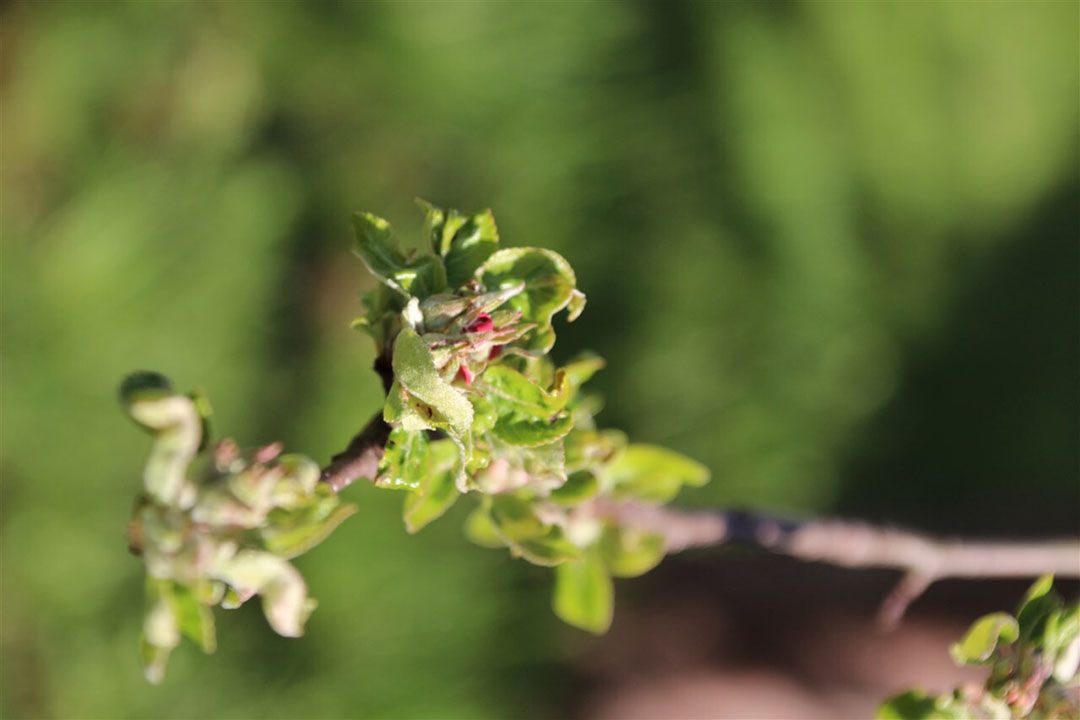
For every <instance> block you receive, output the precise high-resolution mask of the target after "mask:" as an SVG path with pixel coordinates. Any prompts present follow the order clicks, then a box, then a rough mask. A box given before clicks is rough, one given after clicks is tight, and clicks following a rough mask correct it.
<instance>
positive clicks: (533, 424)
mask: <svg viewBox="0 0 1080 720" xmlns="http://www.w3.org/2000/svg"><path fill="white" fill-rule="evenodd" d="M573 429H574V419H573V418H572V417H570V416H569V415H559V416H557V417H555V418H554V419H552V420H544V419H540V418H531V417H524V416H521V415H509V416H502V417H500V418H499V420H498V422H496V423H495V428H494V432H495V434H496V435H497V436H498V437H499V439H500V440H502V441H503V442H506V443H509V444H510V445H516V446H518V447H527V448H533V447H540V446H542V445H549V444H551V443H553V442H555V441H556V440H558V439H559V438H561V437H564V436H565V435H566V434H567V433H569V432H570V431H571V430H573Z"/></svg>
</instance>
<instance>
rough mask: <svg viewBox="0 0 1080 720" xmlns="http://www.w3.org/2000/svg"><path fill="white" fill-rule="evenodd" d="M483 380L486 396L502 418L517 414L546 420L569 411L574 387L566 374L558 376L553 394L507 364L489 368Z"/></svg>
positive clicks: (561, 373) (552, 390) (555, 379)
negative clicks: (566, 408) (568, 401)
mask: <svg viewBox="0 0 1080 720" xmlns="http://www.w3.org/2000/svg"><path fill="white" fill-rule="evenodd" d="M481 378H482V381H483V383H482V386H483V390H484V393H485V394H486V395H487V396H488V398H489V399H490V400H491V401H492V402H494V403H495V404H496V406H497V407H499V408H500V410H501V413H500V414H506V413H508V412H511V411H513V412H519V413H522V414H525V415H528V416H531V417H535V418H546V417H549V416H551V415H554V414H555V413H557V412H559V411H560V410H562V409H563V408H564V407H566V401H567V399H568V398H569V396H570V385H569V383H568V382H567V380H566V373H564V372H562V371H559V372H557V373H556V374H555V378H554V382H553V384H552V385H553V386H552V388H551V390H550V391H549V390H544V389H543V388H542V387H540V386H539V385H537V384H536V383H534V382H533V381H532V380H530V379H529V378H527V377H525V376H524V375H523V374H521V373H519V372H518V371H517V370H514V369H513V368H511V367H508V366H506V365H503V364H499V365H491V366H489V367H488V369H487V370H485V371H484V374H483V375H482V376H481Z"/></svg>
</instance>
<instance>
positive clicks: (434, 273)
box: [392, 255, 446, 300]
mask: <svg viewBox="0 0 1080 720" xmlns="http://www.w3.org/2000/svg"><path fill="white" fill-rule="evenodd" d="M392 278H393V280H394V281H395V282H396V283H397V285H398V286H399V287H400V288H401V289H402V290H404V291H405V293H406V294H408V295H410V296H412V297H416V298H419V299H421V300H423V299H425V298H427V297H430V296H432V295H436V294H438V293H441V292H443V291H444V290H446V269H445V268H444V267H443V264H442V262H441V261H440V260H439V259H438V258H436V257H433V256H431V255H421V256H420V257H418V258H415V259H413V260H411V261H410V262H409V263H408V265H407V266H406V267H404V268H402V269H401V270H397V271H395V272H394V274H393V276H392Z"/></svg>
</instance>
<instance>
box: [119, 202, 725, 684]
mask: <svg viewBox="0 0 1080 720" xmlns="http://www.w3.org/2000/svg"><path fill="white" fill-rule="evenodd" d="M423 208H424V211H425V213H426V224H425V247H424V249H423V250H422V251H419V252H417V251H412V252H406V251H404V250H403V249H402V248H401V247H400V246H399V245H398V243H397V241H396V239H395V238H394V236H393V233H392V231H391V228H390V225H389V224H388V223H387V222H386V221H385V220H382V219H381V218H378V217H375V216H374V215H370V214H368V213H358V214H357V215H356V216H355V218H354V221H355V228H356V235H357V240H356V252H357V254H358V255H359V256H360V257H361V259H362V260H363V261H364V263H365V264H366V266H367V267H368V269H369V270H370V271H371V272H372V274H373V275H375V277H376V278H378V280H379V281H380V284H379V286H378V287H377V288H376V289H375V290H374V291H372V292H369V293H367V294H366V295H365V296H364V298H363V304H364V308H365V313H364V315H363V317H361V318H360V319H359V320H357V322H356V325H357V326H358V327H361V328H363V329H364V330H365V331H366V332H367V333H369V334H370V335H371V336H372V338H373V339H374V340H375V343H376V347H377V350H378V354H379V358H380V361H381V365H382V367H386V368H388V371H389V373H390V374H392V378H388V380H389V382H388V384H389V389H388V393H387V398H386V402H385V405H384V407H383V410H382V419H383V422H384V423H385V424H386V426H388V428H389V431H388V433H387V439H386V442H385V446H384V447H382V448H379V450H380V452H381V458H380V460H379V463H378V469H377V472H376V473H375V477H373V478H370V479H371V480H372V481H373V482H374V483H375V485H376V486H377V487H380V488H387V489H394V490H400V491H403V492H404V493H405V503H404V512H403V515H404V521H405V527H406V529H407V530H408V531H409V532H413V533H415V532H418V531H419V530H421V529H422V528H423V527H424V526H426V525H427V524H428V523H430V522H432V521H433V520H435V519H437V518H439V517H440V516H441V515H443V514H444V513H445V512H446V511H447V510H448V509H449V508H450V507H451V506H453V505H454V503H455V502H457V501H458V499H459V498H460V497H461V496H463V495H471V496H473V497H474V498H475V499H476V506H475V508H474V509H473V511H472V513H471V514H470V515H469V517H468V520H467V522H466V527H465V532H466V534H467V536H468V537H469V538H470V539H472V540H473V541H474V542H476V543H478V544H480V545H483V546H486V547H493V548H506V549H508V550H509V551H510V552H511V553H512V554H513V555H514V556H517V557H521V558H524V559H525V560H527V561H529V562H531V563H534V564H537V565H544V566H550V567H553V568H554V572H555V591H554V596H553V606H554V609H555V612H556V613H557V614H558V615H559V617H561V618H562V619H564V620H565V621H566V622H568V623H570V624H572V625H575V626H577V627H580V628H583V629H586V630H589V631H591V632H594V633H602V632H604V631H606V630H607V628H608V626H609V625H610V624H611V619H612V611H613V598H614V589H613V584H612V578H613V577H634V576H637V575H641V574H642V573H645V572H647V571H648V570H650V569H651V568H652V567H654V566H655V565H656V564H657V563H658V562H660V560H661V559H662V558H663V556H664V553H665V544H664V540H663V538H662V537H661V536H660V535H657V534H653V533H649V532H646V531H643V530H640V529H636V528H631V527H622V526H620V525H619V524H617V523H616V522H615V521H613V520H611V519H610V518H607V517H605V516H604V515H603V514H602V513H600V512H599V511H598V501H611V500H620V499H635V500H642V501H647V502H651V503H665V502H668V501H669V500H671V499H673V498H674V497H675V495H676V494H677V493H678V492H679V490H680V489H681V488H682V487H683V486H684V485H695V486H696V485H702V484H704V483H705V482H706V481H707V480H708V471H707V470H706V469H705V468H704V467H703V466H701V465H699V464H698V463H696V462H694V461H692V460H689V459H687V458H685V457H682V456H681V455H678V454H676V453H674V452H672V451H670V450H666V449H664V448H660V447H655V446H652V445H643V444H631V443H628V442H627V439H626V437H625V436H624V435H623V434H622V433H620V432H617V431H612V430H601V429H598V428H597V427H596V424H595V422H594V416H595V414H596V413H597V412H598V411H599V409H600V407H601V402H600V400H599V398H597V397H596V396H595V395H591V394H588V393H586V392H585V391H584V390H583V385H584V384H585V383H586V381H588V380H589V378H590V377H592V375H593V374H594V373H596V372H597V371H598V370H600V369H601V368H602V367H603V365H604V363H603V361H602V360H601V359H600V358H598V357H596V356H593V355H583V356H581V357H578V358H577V359H575V360H572V361H571V362H569V363H566V364H564V365H562V366H558V365H556V364H555V363H554V362H553V361H552V360H551V358H550V357H549V355H548V353H549V352H550V351H551V349H552V347H553V346H554V344H555V331H554V329H553V327H552V318H553V317H554V316H555V315H556V314H557V313H559V312H562V311H566V313H567V319H568V320H571V321H572V320H574V319H575V318H576V317H577V316H578V315H579V314H580V313H581V311H582V310H583V309H584V307H585V295H584V294H583V293H581V291H579V290H578V289H577V279H576V277H575V276H574V271H573V269H572V268H571V267H570V264H569V263H568V262H567V261H566V259H565V258H563V257H562V256H561V255H559V254H558V253H555V252H552V251H550V250H545V249H540V248H500V246H499V235H498V231H497V229H496V227H495V221H494V218H493V217H492V215H491V213H490V212H483V213H479V214H476V215H465V214H462V213H459V212H457V211H455V210H443V209H440V208H436V207H434V206H431V205H428V204H426V203H424V204H423ZM120 394H121V402H122V404H123V405H124V407H125V409H126V410H127V412H128V413H129V415H130V416H131V417H132V418H133V419H134V420H135V421H136V422H137V423H139V424H140V425H142V426H143V427H144V428H146V429H147V430H149V431H150V432H151V433H152V434H153V435H154V443H153V447H152V449H151V453H150V457H149V458H148V460H147V464H146V469H145V473H144V493H143V494H142V496H141V497H140V499H139V501H138V503H137V504H136V508H135V511H134V516H133V519H132V521H131V525H130V529H129V535H130V539H131V546H132V550H133V551H134V552H136V553H137V554H139V555H141V556H142V558H143V560H144V563H145V565H146V573H147V587H146V593H147V606H146V615H145V621H144V631H143V639H142V652H143V658H144V664H145V668H146V676H147V678H148V679H149V680H151V681H152V682H160V681H161V679H162V678H163V676H164V672H165V666H166V663H167V661H168V657H169V654H170V653H171V651H172V649H173V648H175V647H176V646H177V645H178V644H179V642H180V638H181V636H183V635H186V636H187V637H189V638H190V639H191V640H193V641H194V642H195V643H196V644H198V645H199V646H200V647H202V648H203V650H205V651H206V652H212V651H213V650H214V648H215V633H214V616H213V613H212V611H211V610H212V608H213V607H214V606H218V605H220V606H221V607H224V608H235V607H238V606H239V605H241V604H242V603H243V602H245V601H246V600H248V599H250V598H251V597H252V596H254V595H259V596H260V597H261V598H262V604H263V609H264V611H265V614H266V618H267V620H268V621H269V623H270V625H271V626H272V627H273V628H274V630H276V631H277V632H278V633H280V634H281V635H285V636H298V635H300V634H302V632H303V627H304V623H305V621H306V619H307V617H308V615H309V614H310V613H311V611H312V610H313V609H314V606H315V601H314V600H313V599H312V598H310V597H309V595H308V591H307V586H306V584H305V583H304V580H303V578H302V577H301V576H300V573H299V572H298V571H297V570H296V568H295V567H293V565H292V564H291V563H290V562H289V560H290V559H291V558H293V557H295V556H297V555H299V554H301V553H303V552H306V551H307V550H309V549H311V548H312V547H314V546H315V545H316V544H318V543H319V542H321V541H322V540H323V539H324V538H325V537H326V536H327V535H328V534H329V533H330V532H331V531H333V529H334V528H336V527H337V525H338V524H339V523H341V521H342V520H344V519H345V518H346V517H348V516H349V515H351V514H352V513H353V512H354V510H355V507H354V506H353V505H348V504H342V503H341V502H340V500H339V498H338V496H337V495H336V493H335V491H334V487H333V485H332V483H330V482H320V470H319V468H318V466H317V465H316V464H315V462H314V461H312V460H310V459H309V458H306V457H303V456H300V455H281V454H280V453H281V448H280V447H279V446H278V445H276V444H275V445H269V446H266V447H262V448H258V449H256V450H254V451H251V452H243V451H241V450H240V449H239V448H238V447H237V446H236V444H235V443H233V442H232V441H231V440H227V439H226V440H223V441H221V442H219V443H217V444H216V445H214V446H213V447H211V446H210V443H209V437H208V425H207V418H208V416H209V404H208V402H207V401H206V400H205V398H202V397H199V396H195V395H183V394H179V393H176V392H174V391H173V390H172V388H171V386H170V385H169V382H168V381H167V380H166V379H165V378H164V377H162V376H161V375H158V374H156V373H146V372H143V373H136V374H134V375H132V376H130V377H129V378H128V379H127V380H125V382H124V384H123V385H122V387H121V393H120Z"/></svg>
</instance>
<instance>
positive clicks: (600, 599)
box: [552, 552, 615, 635]
mask: <svg viewBox="0 0 1080 720" xmlns="http://www.w3.org/2000/svg"><path fill="white" fill-rule="evenodd" d="M614 601H615V588H614V586H613V585H612V582H611V577H610V576H609V575H608V573H607V570H606V569H605V567H604V561H603V560H602V559H601V557H600V555H599V554H598V553H595V552H589V553H585V554H584V555H583V556H582V557H580V558H578V559H577V560H571V561H569V562H565V563H563V564H561V565H559V566H558V567H556V568H555V593H554V597H553V600H552V607H553V608H554V610H555V614H556V615H558V616H559V617H560V618H562V620H563V621H564V622H567V623H569V624H571V625H573V626H574V627H578V628H581V629H582V630H587V631H589V632H591V633H594V634H596V635H602V634H603V633H605V632H607V630H608V628H609V627H611V619H612V614H613V610H614Z"/></svg>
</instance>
